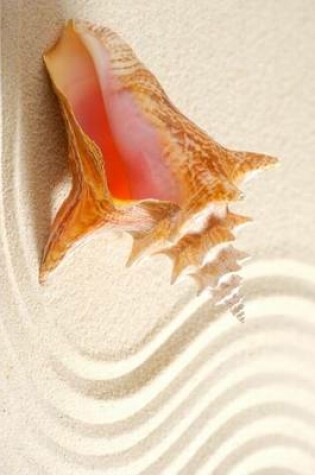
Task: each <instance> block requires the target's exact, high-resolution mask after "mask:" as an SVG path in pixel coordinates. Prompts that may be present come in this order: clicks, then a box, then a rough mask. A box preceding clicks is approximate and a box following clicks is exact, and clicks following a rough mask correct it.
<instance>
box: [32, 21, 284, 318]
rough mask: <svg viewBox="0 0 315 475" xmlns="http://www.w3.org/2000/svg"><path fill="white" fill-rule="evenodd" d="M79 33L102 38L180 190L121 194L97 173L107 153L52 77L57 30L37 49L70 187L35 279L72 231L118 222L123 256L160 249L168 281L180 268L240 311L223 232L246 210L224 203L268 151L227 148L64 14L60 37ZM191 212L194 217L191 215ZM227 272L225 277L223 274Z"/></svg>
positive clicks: (144, 73) (146, 75)
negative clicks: (58, 116) (169, 196)
mask: <svg viewBox="0 0 315 475" xmlns="http://www.w3.org/2000/svg"><path fill="white" fill-rule="evenodd" d="M82 34H84V35H91V37H93V38H94V39H96V40H97V41H98V42H100V44H101V45H102V47H103V48H105V50H106V52H107V53H108V55H109V58H110V67H111V71H112V73H113V74H114V76H115V80H117V84H119V87H120V88H121V90H125V91H128V92H129V93H130V94H131V95H132V98H133V100H134V101H135V103H136V104H137V107H138V108H139V110H140V111H141V114H142V115H143V117H144V118H145V119H144V120H146V121H148V122H149V123H150V124H151V125H152V126H153V127H154V128H155V130H157V131H158V133H159V137H161V142H162V144H163V160H164V161H165V163H166V165H167V167H168V169H169V170H170V172H171V174H172V177H174V180H175V182H176V186H177V189H178V190H179V197H180V198H179V199H178V200H176V201H175V200H174V201H162V200H156V199H143V200H130V201H125V202H124V201H119V200H116V199H115V197H114V196H112V194H111V192H110V190H109V187H108V183H107V179H106V157H103V156H102V152H101V150H100V148H99V147H98V146H97V144H96V143H95V142H93V140H92V139H91V138H90V137H89V136H88V135H87V133H86V132H85V131H84V130H83V129H82V127H80V125H79V123H78V121H77V118H76V116H75V113H74V111H73V109H72V107H71V104H70V101H69V100H68V97H67V95H66V94H65V93H64V92H63V91H62V90H61V88H60V87H59V86H58V78H57V76H56V74H57V73H56V71H55V62H56V58H58V55H60V54H62V51H61V52H60V51H59V48H61V47H60V40H59V41H58V42H57V44H56V45H55V46H54V47H53V48H52V49H50V50H49V51H48V52H46V53H45V54H44V60H45V64H46V67H47V69H48V72H49V74H50V77H51V80H52V84H53V87H54V90H55V92H56V94H57V96H58V98H59V102H60V106H61V109H62V113H63V116H64V120H65V124H66V128H67V134H68V142H69V165H70V172H71V175H72V189H71V191H70V194H69V196H68V197H67V198H66V200H65V201H64V203H63V204H62V206H61V208H60V209H59V211H58V213H57V215H56V217H55V219H54V222H53V224H52V228H51V231H50V236H49V239H48V242H47V244H46V247H45V250H44V255H43V259H42V264H41V268H40V281H41V282H43V281H44V280H45V278H46V276H47V275H48V274H49V273H50V272H51V271H52V270H53V269H55V268H56V266H57V265H58V264H59V263H60V261H61V260H62V259H63V257H64V255H65V254H66V253H67V251H68V250H69V249H70V248H71V247H72V246H73V244H75V243H76V242H77V241H78V240H80V239H82V238H83V237H84V236H86V235H88V234H90V233H91V232H93V231H94V230H96V229H99V228H101V227H107V228H108V229H118V230H121V231H125V232H129V233H130V234H131V235H132V236H133V240H134V242H133V248H132V252H131V256H130V258H129V264H131V263H132V262H133V261H134V260H135V259H137V258H138V257H140V256H141V255H143V254H145V253H153V252H154V253H157V252H158V253H159V252H162V253H165V254H167V255H168V256H169V257H171V259H172V260H173V262H174V267H173V275H172V280H173V281H174V280H175V279H176V278H177V277H178V276H179V275H180V274H181V273H183V272H184V273H188V274H189V275H191V276H192V277H193V278H194V279H195V280H196V282H197V284H198V286H199V290H200V291H203V290H204V289H206V288H208V289H210V291H211V292H212V296H213V299H214V301H215V302H218V303H220V302H221V303H224V304H227V305H228V307H229V308H230V309H231V310H232V312H233V313H234V314H235V315H237V316H238V317H239V318H242V316H243V304H242V302H241V300H242V299H241V297H240V296H239V293H238V291H237V292H236V290H237V289H238V287H239V284H240V279H239V278H238V277H237V276H236V275H235V274H234V273H235V272H237V271H238V270H239V269H240V265H239V262H240V261H241V260H243V259H244V257H245V256H246V255H245V254H244V253H243V252H240V251H238V250H236V249H234V247H233V246H232V245H231V241H233V240H234V239H235V238H234V235H233V231H234V229H235V227H237V226H238V225H240V224H243V223H245V222H246V221H248V220H249V218H246V217H242V216H238V215H236V214H233V213H231V212H230V211H229V203H230V202H235V201H237V200H239V199H241V198H242V193H241V191H240V190H239V188H238V186H239V184H240V183H241V181H242V179H243V178H244V177H245V176H246V175H247V174H250V172H252V171H256V170H258V169H262V168H266V167H269V166H271V165H274V164H275V163H276V162H277V160H276V159H275V158H273V157H270V156H267V155H264V154H256V153H249V152H238V151H233V150H228V149H227V148H225V147H223V146H221V145H220V144H218V143H217V142H216V141H214V140H213V139H212V138H210V137H209V136H208V135H207V134H206V133H205V132H204V131H202V130H201V129H199V128H198V127H197V126H196V125H194V124H193V123H192V122H191V121H190V120H189V119H188V118H186V117H185V116H184V115H183V114H182V113H181V112H179V111H178V109H177V108H176V107H175V106H174V105H173V104H172V103H171V102H170V100H169V98H168V97H167V95H166V93H165V92H164V90H163V89H162V87H161V86H160V84H159V82H158V81H157V79H156V78H155V77H154V76H153V74H152V73H151V72H150V71H148V69H147V68H146V67H145V66H144V65H143V64H142V63H141V62H140V61H139V60H138V58H137V57H136V55H135V54H134V52H133V51H132V49H131V48H130V47H129V46H128V45H127V44H126V43H125V42H124V41H123V40H122V39H121V38H120V37H119V36H118V35H117V34H116V33H114V32H112V31H111V30H109V29H108V28H102V27H96V26H94V25H92V24H90V23H88V22H85V21H70V22H68V23H67V25H66V26H65V29H64V31H63V36H62V38H63V41H67V38H68V37H69V38H70V39H71V37H72V36H73V35H82ZM67 35H68V36H67ZM71 35H72V36H71ZM58 74H59V73H58ZM56 78H57V79H56ZM104 159H105V160H104ZM197 221H198V227H197V226H195V224H194V223H195V222H197ZM216 250H217V252H216ZM209 256H210V257H209ZM227 274H230V276H231V278H230V279H229V280H228V279H226V278H225V279H223V280H224V282H223V283H222V282H221V281H222V277H223V276H226V275H227Z"/></svg>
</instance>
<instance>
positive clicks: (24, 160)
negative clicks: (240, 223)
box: [0, 0, 315, 475]
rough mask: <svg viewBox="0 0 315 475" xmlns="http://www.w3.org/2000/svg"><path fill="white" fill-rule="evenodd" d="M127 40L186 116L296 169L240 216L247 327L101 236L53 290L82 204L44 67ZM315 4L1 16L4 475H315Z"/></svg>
mask: <svg viewBox="0 0 315 475" xmlns="http://www.w3.org/2000/svg"><path fill="white" fill-rule="evenodd" d="M71 17H78V18H85V19H89V20H91V21H94V22H97V23H100V24H104V25H108V26H110V27H111V28H113V29H114V30H117V31H118V32H119V33H121V34H122V35H123V36H124V37H125V38H126V40H127V41H128V42H129V43H130V44H131V45H132V46H133V47H134V48H135V51H136V52H137V54H138V56H139V57H140V58H141V59H142V60H143V61H144V62H145V63H146V64H147V65H148V67H149V68H150V69H151V70H152V71H153V72H154V73H155V74H156V75H157V77H158V78H159V80H160V81H161V83H162V84H163V86H164V87H165V89H166V91H167V92H168V94H169V95H170V97H171V98H172V100H173V101H174V103H175V104H176V105H178V106H179V108H180V109H181V110H182V111H183V112H184V113H186V114H187V115H188V116H189V117H190V118H191V119H193V120H194V121H195V122H196V123H198V124H199V125H200V126H201V127H203V128H204V129H205V130H207V131H208V132H209V133H210V134H211V135H212V136H214V138H217V139H218V140H219V141H220V142H221V143H224V144H226V145H227V146H229V147H231V148H239V149H243V150H245V149H247V150H257V151H262V152H266V153H268V154H271V155H275V156H278V157H279V158H280V160H281V166H280V167H279V168H277V169H276V170H272V171H269V172H265V173H264V174H262V175H261V176H259V177H258V178H257V179H255V180H254V181H253V182H250V183H249V184H248V185H246V186H245V192H246V200H245V202H244V203H243V204H242V205H241V206H240V205H239V206H237V207H236V208H235V209H237V210H238V211H240V212H243V213H244V214H248V215H251V216H253V218H254V219H255V222H254V224H252V225H251V226H249V227H247V228H244V230H242V231H241V232H240V233H239V237H238V239H239V247H240V248H241V249H244V250H246V251H248V252H250V253H251V255H252V256H253V259H252V260H251V261H250V262H249V263H248V265H247V266H246V267H245V269H244V277H245V285H244V293H245V295H246V302H247V303H246V311H247V320H246V323H245V324H244V325H242V324H240V323H239V322H238V321H236V320H235V319H233V318H232V317H231V316H230V315H229V314H224V313H219V312H217V311H216V310H215V309H214V308H213V307H212V306H211V303H209V301H208V300H207V299H205V298H204V297H203V296H201V297H200V298H198V299H196V298H195V297H194V295H195V287H194V283H193V281H191V280H189V279H187V280H185V281H183V282H179V283H178V284H176V285H174V286H170V285H169V279H170V271H171V265H170V262H169V261H168V260H167V258H166V257H162V256H161V257H154V258H152V259H151V260H144V261H142V262H140V263H139V264H136V265H135V266H133V267H132V268H130V269H126V268H125V262H126V259H127V256H128V253H129V251H130V246H131V239H130V238H129V237H128V236H127V235H117V234H100V235H99V236H95V237H94V238H93V239H91V240H90V241H89V242H87V243H86V244H85V245H82V246H80V247H79V248H78V249H77V250H76V251H75V252H73V253H72V255H71V256H70V257H69V258H67V259H66V260H65V261H64V263H63V264H62V265H61V266H60V268H59V269H58V271H56V273H54V274H53V275H52V276H51V278H50V279H49V280H48V282H47V284H46V285H45V286H43V287H41V286H40V285H39V284H38V280H37V278H38V262H39V259H40V256H41V253H42V250H43V246H44V242H45V239H46V238H47V235H48V231H49V224H50V222H51V219H52V216H53V215H54V213H55V212H56V209H57V207H58V205H59V204H60V202H61V201H62V199H63V197H64V196H65V194H66V193H67V190H68V187H69V182H68V176H67V156H66V155H67V152H66V142H65V133H64V128H63V124H62V120H61V116H60V113H59V109H58V105H57V101H56V99H55V97H54V95H53V93H52V90H51V87H50V85H49V81H48V77H47V75H46V73H45V71H44V67H43V63H42V59H41V54H42V51H43V49H44V48H46V47H48V46H50V45H51V44H52V42H53V41H54V40H55V39H56V38H57V36H58V33H59V31H60V28H61V26H62V24H63V21H64V20H65V19H68V18H71ZM314 23H315V4H314V1H313V0H301V1H299V0H279V1H277V2H274V1H273V0H256V1H251V0H243V1H240V0H225V1H221V0H212V1H209V0H198V1H195V2H192V1H190V0H178V1H169V0H159V1H157V0H156V1H151V2H148V1H144V0H115V1H113V0H111V1H109V0H103V1H100V0H99V1H97V0H86V1H84V0H77V1H76V0H71V1H70V0H69V1H66V0H64V1H63V2H59V1H52V0H51V1H50V0H40V1H26V0H21V1H19V2H18V1H16V0H3V2H2V25H1V48H2V52H1V61H2V64H1V100H2V132H1V139H2V151H1V168H0V239H1V240H0V243H1V245H0V473H1V475H35V474H36V475H44V474H51V475H81V474H82V475H88V474H105V475H107V474H108V475H140V474H142V475H161V474H166V475H175V474H176V475H177V474H181V475H184V474H185V475H195V474H198V475H209V474H211V475H230V474H231V475H232V474H233V475H249V474H251V475H254V474H255V475H313V474H314V473H315V373H314V364H315V245H314V242H315V188H314V177H315V28H314Z"/></svg>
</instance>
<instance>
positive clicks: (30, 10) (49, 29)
mask: <svg viewBox="0 0 315 475" xmlns="http://www.w3.org/2000/svg"><path fill="white" fill-rule="evenodd" d="M4 10H5V14H6V15H7V21H6V22H4V25H3V26H4V30H6V29H7V30H9V29H10V28H12V27H13V26H12V25H14V28H15V32H14V35H13V34H12V32H11V34H8V35H7V36H8V38H9V39H10V40H11V41H12V39H13V38H14V40H13V42H14V50H15V55H16V58H15V60H14V61H8V63H7V64H6V67H5V68H4V71H3V75H4V82H5V83H7V84H10V82H12V78H15V87H16V88H17V91H16V94H15V96H13V94H12V93H11V94H10V96H8V97H7V100H6V104H5V114H6V117H7V118H8V120H12V121H14V123H15V124H17V123H18V129H17V130H16V133H15V134H11V140H13V141H16V140H17V137H16V134H17V133H18V134H19V135H20V136H19V137H18V141H19V154H18V156H16V157H15V156H14V154H13V155H12V157H13V159H14V160H15V161H17V162H18V165H17V166H18V167H19V168H20V170H19V175H20V177H21V179H22V180H23V182H22V186H21V188H22V190H21V191H22V194H21V195H20V196H21V197H22V199H23V201H24V206H25V209H26V214H27V215H28V216H29V218H30V224H31V226H32V229H33V234H34V239H35V246H34V247H35V253H37V257H38V259H39V260H40V258H41V253H42V249H43V245H44V241H45V239H46V237H47V234H48V230H49V226H50V222H51V215H52V211H53V210H52V191H53V189H54V188H55V187H56V186H57V185H58V184H59V183H60V182H61V181H62V180H63V178H64V177H65V175H66V163H67V159H66V156H67V145H66V136H65V133H64V130H63V127H62V118H61V115H60V112H59V107H58V104H57V100H56V98H55V97H54V94H53V92H52V90H51V87H50V84H49V81H48V77H47V75H46V73H45V70H44V66H43V62H42V53H43V50H44V49H45V48H47V47H49V46H50V45H51V44H52V43H53V42H54V41H55V40H56V38H57V35H58V33H59V30H60V27H61V26H62V24H63V18H64V13H63V7H62V2H61V1H59V0H57V1H55V0H50V1H46V2H10V3H9V2H8V3H7V4H6V6H5V7H4ZM9 33H10V32H9ZM6 34H7V32H6V31H4V36H6ZM11 51H12V49H11ZM19 191H20V190H19ZM25 201H26V202H25ZM17 204H18V206H19V207H20V203H17ZM21 232H22V233H23V230H21Z"/></svg>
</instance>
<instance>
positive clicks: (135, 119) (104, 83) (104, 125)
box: [53, 29, 179, 202]
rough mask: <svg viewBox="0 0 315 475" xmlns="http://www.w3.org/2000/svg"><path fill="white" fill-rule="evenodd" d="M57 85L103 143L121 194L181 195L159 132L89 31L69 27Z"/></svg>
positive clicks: (58, 58)
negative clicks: (112, 67) (165, 155)
mask: <svg viewBox="0 0 315 475" xmlns="http://www.w3.org/2000/svg"><path fill="white" fill-rule="evenodd" d="M53 62H54V68H55V84H56V87H57V88H58V89H59V90H60V91H61V92H62V93H63V94H64V95H65V96H66V97H67V99H68V101H69V102H70V105H71V107H72V109H73V112H74V115H75V117H76V120H77V121H78V123H79V125H80V127H81V128H82V130H83V131H84V132H85V133H86V134H87V135H88V136H89V137H90V138H91V139H92V140H93V141H94V142H95V143H96V144H97V145H98V147H99V148H100V150H101V152H102V155H103V159H104V161H105V170H106V179H107V184H108V187H109V191H110V193H111V195H112V197H113V198H114V199H116V200H143V199H157V200H162V201H173V202H178V201H179V194H178V191H177V187H176V183H175V180H174V177H173V176H172V173H171V171H170V169H169V168H168V167H167V165H166V164H165V160H163V156H162V144H161V141H160V138H159V136H158V132H157V131H156V130H155V129H154V127H153V126H152V125H151V124H150V123H149V121H148V120H147V119H146V118H145V117H144V115H143V114H141V113H140V111H139V109H138V106H137V104H136V103H135V101H134V99H133V97H132V94H131V93H130V91H128V90H126V89H123V87H122V86H121V84H119V82H118V79H117V78H114V75H113V74H112V72H111V65H110V59H109V56H108V52H107V51H106V50H105V48H104V47H103V46H102V44H101V43H100V42H97V40H96V39H95V38H93V37H92V36H91V35H88V34H81V35H79V34H78V33H74V32H73V30H71V29H65V30H64V32H63V36H62V38H61V40H60V41H59V44H58V47H57V48H56V51H55V52H54V57H53Z"/></svg>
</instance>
